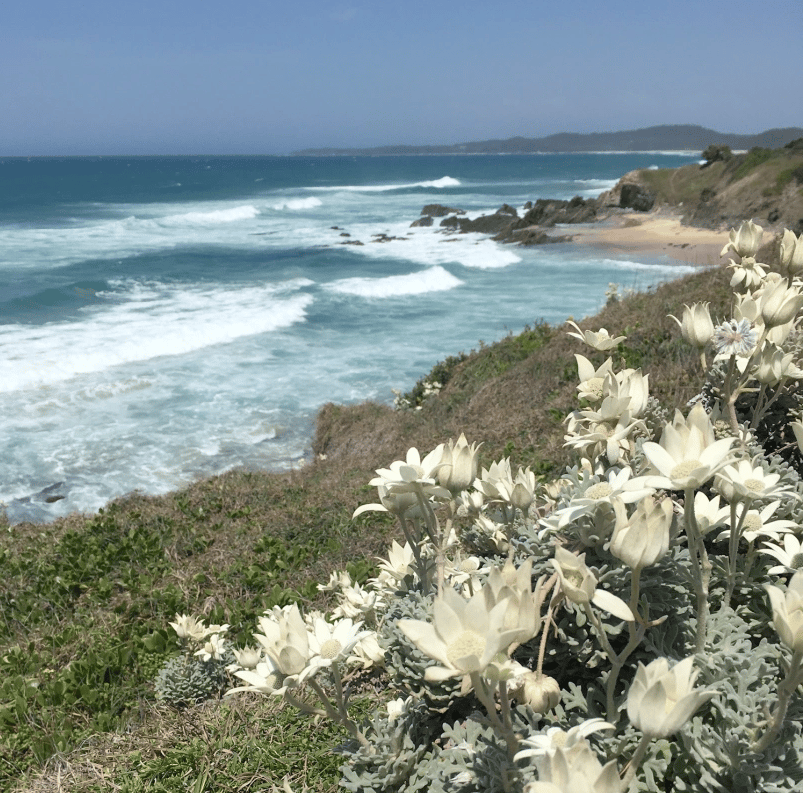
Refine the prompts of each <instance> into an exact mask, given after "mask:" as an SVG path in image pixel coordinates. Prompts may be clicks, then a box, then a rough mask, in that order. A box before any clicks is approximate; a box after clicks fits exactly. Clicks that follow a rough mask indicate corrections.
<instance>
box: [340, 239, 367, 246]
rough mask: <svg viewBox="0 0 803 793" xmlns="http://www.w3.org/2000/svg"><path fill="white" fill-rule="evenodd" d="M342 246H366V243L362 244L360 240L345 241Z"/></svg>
mask: <svg viewBox="0 0 803 793" xmlns="http://www.w3.org/2000/svg"><path fill="white" fill-rule="evenodd" d="M340 244H341V245H365V243H364V242H360V241H359V240H343V242H341V243H340Z"/></svg>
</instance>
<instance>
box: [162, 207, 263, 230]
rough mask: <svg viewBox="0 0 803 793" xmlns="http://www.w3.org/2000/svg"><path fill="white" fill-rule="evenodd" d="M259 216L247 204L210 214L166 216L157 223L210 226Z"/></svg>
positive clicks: (256, 211)
mask: <svg viewBox="0 0 803 793" xmlns="http://www.w3.org/2000/svg"><path fill="white" fill-rule="evenodd" d="M258 214H259V210H258V209H257V208H256V207H255V206H252V205H251V204H247V205H245V206H237V207H232V208H231V209H214V210H212V211H211V212H184V213H183V214H180V215H166V216H165V217H163V218H159V220H158V222H159V223H161V224H163V225H165V226H179V225H184V224H186V223H190V224H193V225H195V224H198V225H207V224H209V225H212V224H215V223H235V222H236V221H238V220H251V219H252V218H255V217H256V216H257V215H258Z"/></svg>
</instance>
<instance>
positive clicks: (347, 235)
mask: <svg viewBox="0 0 803 793" xmlns="http://www.w3.org/2000/svg"><path fill="white" fill-rule="evenodd" d="M340 236H341V237H350V236H351V234H349V233H348V232H347V231H342V232H340Z"/></svg>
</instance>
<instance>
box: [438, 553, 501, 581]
mask: <svg viewBox="0 0 803 793" xmlns="http://www.w3.org/2000/svg"><path fill="white" fill-rule="evenodd" d="M490 569H491V568H490V567H489V566H488V565H487V564H485V565H484V564H483V563H482V560H481V559H480V558H479V557H477V556H466V557H465V558H463V557H462V556H461V554H460V553H459V552H458V554H457V556H456V557H455V559H454V561H450V560H448V559H447V560H446V565H445V574H446V577H447V578H448V579H449V581H450V582H451V583H452V585H453V586H456V587H461V586H463V585H464V584H468V585H469V588H472V587H473V586H474V585H475V584H478V583H480V582H481V580H482V579H484V578H485V576H486V575H487V574H488V572H489V571H490Z"/></svg>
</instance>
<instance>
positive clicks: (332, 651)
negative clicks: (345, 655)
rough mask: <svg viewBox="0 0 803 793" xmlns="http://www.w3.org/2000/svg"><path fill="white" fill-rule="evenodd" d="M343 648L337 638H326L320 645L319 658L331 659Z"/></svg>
mask: <svg viewBox="0 0 803 793" xmlns="http://www.w3.org/2000/svg"><path fill="white" fill-rule="evenodd" d="M342 650H343V645H342V644H341V643H340V642H339V641H338V640H337V639H327V640H326V641H325V642H324V643H323V644H322V645H321V658H326V660H327V661H333V660H334V659H335V658H337V656H338V655H339V654H340V652H341V651H342Z"/></svg>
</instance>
